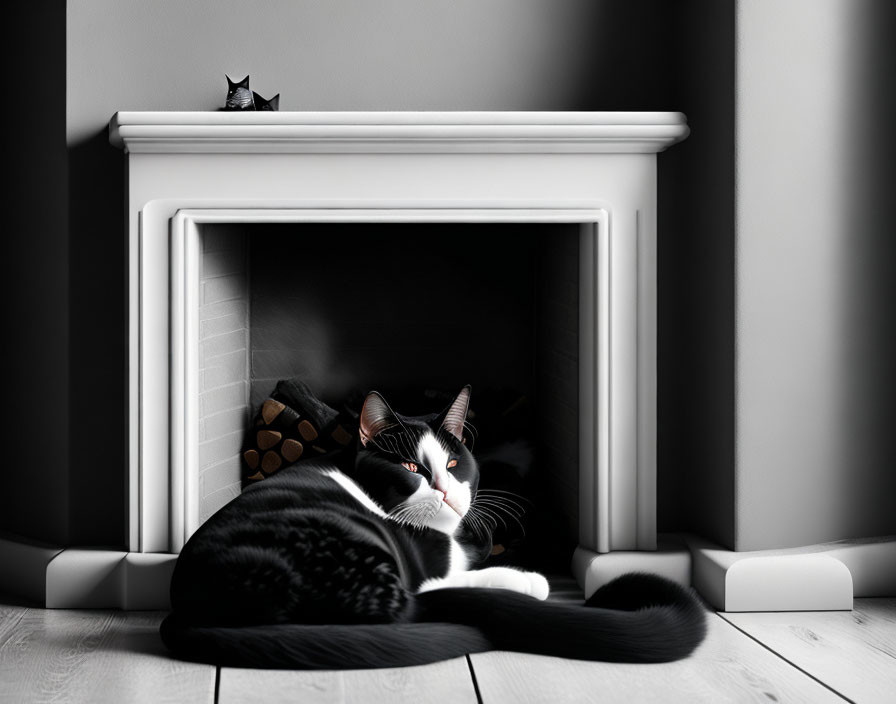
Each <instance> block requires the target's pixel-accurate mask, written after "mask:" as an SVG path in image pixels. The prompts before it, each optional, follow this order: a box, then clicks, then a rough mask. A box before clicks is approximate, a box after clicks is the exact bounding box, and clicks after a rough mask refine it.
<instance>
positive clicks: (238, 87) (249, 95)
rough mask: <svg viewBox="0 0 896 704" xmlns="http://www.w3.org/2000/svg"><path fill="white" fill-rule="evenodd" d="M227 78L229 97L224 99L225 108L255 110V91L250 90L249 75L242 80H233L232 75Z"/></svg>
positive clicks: (226, 76)
mask: <svg viewBox="0 0 896 704" xmlns="http://www.w3.org/2000/svg"><path fill="white" fill-rule="evenodd" d="M224 77H225V78H226V79H227V99H226V100H225V101H224V109H225V110H255V100H254V98H253V95H254V93H253V92H252V91H251V90H249V76H246V77H245V78H244V79H243V80H241V81H236V82H235V81H233V80H232V79H231V78H230V76H228V75H226V74H225V76H224Z"/></svg>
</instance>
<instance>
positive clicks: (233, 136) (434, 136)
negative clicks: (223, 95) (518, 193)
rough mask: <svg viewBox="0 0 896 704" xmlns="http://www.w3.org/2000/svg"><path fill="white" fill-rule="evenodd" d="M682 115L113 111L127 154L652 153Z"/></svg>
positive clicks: (674, 136)
mask: <svg viewBox="0 0 896 704" xmlns="http://www.w3.org/2000/svg"><path fill="white" fill-rule="evenodd" d="M687 135H688V127H687V120H686V118H685V116H684V115H683V114H682V113H680V112H223V111H221V112H119V113H116V114H115V116H114V117H113V118H112V121H111V123H110V125H109V140H110V142H111V143H112V144H113V145H114V146H117V147H120V148H123V149H125V150H126V151H128V152H130V153H169V154H170V153H208V152H213V153H260V154H264V153H303V152H305V153H322V152H328V153H332V152H337V153H338V152H344V153H364V152H379V153H427V154H434V153H452V152H461V153H542V154H544V153H573V152H574V153H583V152H584V153H600V152H609V153H612V152H617V153H618V152H625V153H645V154H648V153H656V152H660V151H663V150H664V149H666V148H668V147H669V146H671V145H672V144H675V143H676V142H679V141H681V140H682V139H684V138H685V137H687Z"/></svg>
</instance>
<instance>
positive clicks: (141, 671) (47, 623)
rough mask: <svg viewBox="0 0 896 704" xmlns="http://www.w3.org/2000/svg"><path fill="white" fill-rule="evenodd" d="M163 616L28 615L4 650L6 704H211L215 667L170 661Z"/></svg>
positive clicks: (2, 695)
mask: <svg viewBox="0 0 896 704" xmlns="http://www.w3.org/2000/svg"><path fill="white" fill-rule="evenodd" d="M162 616H163V614H161V613H157V612H123V611H68V610H54V609H30V610H28V612H27V613H25V614H24V615H23V616H22V618H21V619H20V620H19V622H18V623H17V625H16V626H15V628H14V629H13V630H12V631H11V633H10V637H9V638H7V640H6V642H5V643H3V645H2V647H0V671H2V672H3V676H2V677H0V702H4V703H5V702H34V703H35V704H37V703H39V702H51V701H52V702H58V701H66V702H97V703H98V704H103V703H105V702H109V703H113V702H114V703H116V704H117V703H119V702H134V703H135V704H136V703H140V702H160V703H165V702H172V703H174V702H184V703H188V704H206V703H208V704H210V703H211V702H213V700H214V686H215V668H214V667H211V666H207V665H195V664H191V663H190V664H188V663H183V662H180V661H178V660H174V659H172V658H170V657H169V656H168V655H167V653H166V652H165V649H164V647H163V646H162V643H161V641H160V640H159V636H158V627H159V622H160V621H161V619H162Z"/></svg>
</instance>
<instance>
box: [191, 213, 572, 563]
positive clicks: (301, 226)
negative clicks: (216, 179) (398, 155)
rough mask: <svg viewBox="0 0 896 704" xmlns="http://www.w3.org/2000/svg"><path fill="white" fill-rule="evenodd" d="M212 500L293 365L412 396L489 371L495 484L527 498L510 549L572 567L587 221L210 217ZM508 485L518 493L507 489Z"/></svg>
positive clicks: (487, 406)
mask: <svg viewBox="0 0 896 704" xmlns="http://www.w3.org/2000/svg"><path fill="white" fill-rule="evenodd" d="M201 237H202V252H203V255H202V261H201V264H200V267H201V271H200V287H201V291H200V338H201V339H200V414H201V419H200V461H199V468H200V477H199V479H200V481H199V493H200V501H201V510H200V518H201V520H205V519H206V518H207V517H208V516H209V515H211V513H213V512H214V511H215V510H217V508H218V507H220V506H221V505H223V503H226V501H228V500H229V499H230V498H232V497H233V496H235V495H236V493H238V492H239V478H240V454H239V453H240V448H241V446H242V443H243V439H244V436H245V432H246V429H247V427H248V422H249V418H250V416H251V414H252V413H254V412H255V410H256V409H257V408H258V407H259V405H260V404H261V403H262V402H263V401H264V399H265V398H266V397H267V396H268V395H269V394H270V393H271V392H272V391H273V389H274V387H275V385H276V383H277V381H278V380H279V379H284V378H289V377H299V378H301V379H302V380H303V381H305V383H307V384H308V385H309V386H310V387H311V388H312V390H313V391H314V392H315V393H316V394H317V395H318V396H319V397H320V398H321V399H322V400H324V401H326V402H327V403H329V404H330V405H332V406H334V407H336V408H338V407H340V406H341V405H342V404H344V402H345V401H346V400H347V399H350V398H353V397H354V398H357V397H358V395H359V394H361V393H362V392H364V391H367V390H370V389H376V390H378V391H380V392H381V393H383V395H384V396H385V397H386V398H387V399H389V400H390V402H391V403H392V405H393V406H394V407H395V408H396V410H398V411H399V412H402V413H405V414H409V415H413V414H419V413H428V412H432V411H436V410H440V409H441V407H442V406H443V405H444V404H445V400H446V399H447V398H448V396H449V395H450V394H452V393H456V392H457V390H459V389H460V388H461V387H462V386H463V385H464V384H468V383H469V384H471V385H472V387H473V397H472V398H473V401H472V405H471V411H472V413H471V417H470V421H471V422H472V424H473V425H474V426H475V427H476V429H477V431H478V438H477V440H476V444H475V447H474V453H475V454H476V455H477V456H479V457H480V458H481V459H482V460H483V462H482V464H483V476H482V486H484V487H489V488H495V489H501V490H504V491H512V492H514V493H516V494H520V495H521V496H522V497H523V498H522V499H517V502H518V503H520V504H521V505H523V506H525V508H526V515H525V516H523V517H522V519H521V520H522V523H523V524H524V527H525V535H523V531H522V529H521V528H520V526H519V525H517V523H516V519H515V518H513V517H512V516H510V515H507V514H506V513H505V514H503V515H502V519H501V520H503V523H506V526H505V525H502V523H501V522H499V523H498V527H497V529H496V548H495V551H496V554H495V555H494V557H493V558H492V560H493V561H494V564H521V565H525V566H529V567H533V568H537V569H544V570H551V571H555V572H557V571H565V570H566V569H568V565H569V557H570V555H571V553H572V550H573V549H574V547H575V545H576V539H577V530H578V395H577V389H578V292H579V283H578V277H579V271H578V246H579V245H578V241H579V226H578V225H575V224H519V223H515V224H491V223H490V224H475V223H464V224H446V223H439V224H433V223H406V224H394V223H390V224H380V223H340V224H329V223H328V224H315V223H298V224H276V225H274V224H251V225H204V226H202V232H201ZM508 496H509V495H508Z"/></svg>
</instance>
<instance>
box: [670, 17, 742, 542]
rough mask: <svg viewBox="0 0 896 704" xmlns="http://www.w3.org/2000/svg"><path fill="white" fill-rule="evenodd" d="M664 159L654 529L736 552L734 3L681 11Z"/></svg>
mask: <svg viewBox="0 0 896 704" xmlns="http://www.w3.org/2000/svg"><path fill="white" fill-rule="evenodd" d="M670 31H671V32H672V33H674V35H675V36H676V37H677V39H678V42H679V44H678V46H677V50H676V51H675V53H674V57H673V65H672V70H673V72H674V74H675V76H676V83H675V95H674V98H673V100H672V104H674V105H675V109H676V110H682V111H683V112H684V113H685V114H686V115H687V116H688V123H689V125H690V127H691V134H690V136H689V137H688V138H687V139H686V140H685V141H684V142H682V143H681V144H678V145H676V146H675V147H674V148H672V149H670V150H669V151H668V152H667V153H665V154H663V155H662V157H661V158H660V160H659V169H658V180H659V193H658V215H659V238H658V242H657V245H658V266H657V270H658V271H657V276H658V281H657V293H658V299H659V300H658V323H659V324H658V331H657V333H658V340H657V348H658V349H657V353H658V369H657V376H658V379H657V382H658V389H657V405H658V415H659V418H658V421H659V422H658V424H657V451H658V467H657V490H658V502H657V514H658V515H657V525H658V527H659V528H660V530H687V531H692V532H695V533H699V534H701V535H703V536H706V537H707V538H710V539H712V540H714V541H716V542H718V543H720V544H722V545H725V546H727V547H729V548H730V547H733V545H734V477H733V472H732V468H733V466H734V3H731V2H718V1H717V0H694V1H692V2H688V3H681V4H678V7H677V12H676V14H675V16H674V18H672V19H671V21H670Z"/></svg>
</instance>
